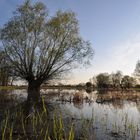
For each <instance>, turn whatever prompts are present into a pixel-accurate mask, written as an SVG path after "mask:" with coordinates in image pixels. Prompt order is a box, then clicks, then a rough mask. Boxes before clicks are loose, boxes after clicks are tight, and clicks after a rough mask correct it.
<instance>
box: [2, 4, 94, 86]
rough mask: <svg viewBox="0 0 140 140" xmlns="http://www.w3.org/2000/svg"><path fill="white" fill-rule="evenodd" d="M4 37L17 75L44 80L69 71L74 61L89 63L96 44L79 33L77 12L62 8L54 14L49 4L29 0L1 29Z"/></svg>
mask: <svg viewBox="0 0 140 140" xmlns="http://www.w3.org/2000/svg"><path fill="white" fill-rule="evenodd" d="M1 40H2V43H3V45H4V47H5V51H6V53H7V55H8V57H9V60H10V62H11V64H12V66H13V69H15V73H14V75H16V76H18V77H21V78H22V79H25V80H27V81H30V80H38V81H39V82H40V84H41V83H42V82H44V81H46V80H50V79H53V78H56V76H58V75H60V74H61V73H63V72H65V71H68V70H70V69H71V68H72V66H73V65H74V64H78V63H87V62H89V58H91V57H92V55H93V50H92V47H91V46H90V43H89V42H88V41H84V40H83V39H82V38H81V37H80V35H79V26H78V21H77V19H76V17H75V14H74V13H73V12H67V11H66V12H62V11H58V12H57V13H56V15H55V16H53V17H50V16H49V14H48V10H47V9H46V6H45V5H44V4H43V3H41V2H38V3H35V4H34V5H31V3H30V1H26V2H25V3H24V4H23V5H21V6H20V7H18V9H17V10H16V11H15V13H14V16H13V17H12V18H11V19H10V20H9V22H8V23H6V24H5V26H4V27H3V28H2V29H1Z"/></svg>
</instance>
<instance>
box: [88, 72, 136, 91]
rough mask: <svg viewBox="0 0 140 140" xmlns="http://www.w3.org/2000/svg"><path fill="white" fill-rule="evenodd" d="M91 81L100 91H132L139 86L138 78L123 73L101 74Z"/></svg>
mask: <svg viewBox="0 0 140 140" xmlns="http://www.w3.org/2000/svg"><path fill="white" fill-rule="evenodd" d="M90 81H91V82H92V83H93V85H94V86H96V87H97V88H99V89H122V90H126V89H130V88H134V87H137V86H138V83H137V80H136V77H135V76H134V77H132V76H129V75H123V74H122V72H121V71H117V72H116V73H111V74H109V73H100V74H98V75H96V76H94V77H93V78H92V79H90Z"/></svg>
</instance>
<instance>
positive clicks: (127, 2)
mask: <svg viewBox="0 0 140 140" xmlns="http://www.w3.org/2000/svg"><path fill="white" fill-rule="evenodd" d="M40 1H41V2H43V3H45V4H46V6H47V8H48V10H49V13H50V15H52V16H53V15H54V14H55V12H56V11H57V10H63V11H66V10H72V11H73V12H75V13H76V17H77V19H78V21H79V27H80V35H81V36H82V38H83V39H84V40H89V41H90V42H91V45H92V47H93V49H94V51H95V54H94V58H93V60H91V65H90V66H88V68H87V67H86V68H85V67H83V66H80V67H79V68H78V69H76V70H73V71H72V73H71V74H69V75H68V77H67V81H66V83H82V82H87V81H89V79H90V78H92V77H93V76H94V75H96V74H98V73H101V72H108V73H112V72H116V71H117V70H121V71H122V72H123V74H129V75H131V74H132V73H133V72H134V69H135V65H136V63H137V61H138V60H139V59H140V0H40ZM23 2H24V0H0V28H1V27H2V26H3V25H4V24H5V23H6V22H7V21H8V20H9V19H10V17H12V12H13V11H15V9H16V8H17V6H18V5H20V4H22V3H23ZM32 2H37V0H32Z"/></svg>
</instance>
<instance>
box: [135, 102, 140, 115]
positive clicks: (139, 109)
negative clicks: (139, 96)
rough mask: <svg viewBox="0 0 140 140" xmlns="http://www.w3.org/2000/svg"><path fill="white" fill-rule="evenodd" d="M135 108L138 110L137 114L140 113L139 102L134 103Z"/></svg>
mask: <svg viewBox="0 0 140 140" xmlns="http://www.w3.org/2000/svg"><path fill="white" fill-rule="evenodd" d="M136 108H137V110H138V111H139V113H140V102H139V101H137V102H136Z"/></svg>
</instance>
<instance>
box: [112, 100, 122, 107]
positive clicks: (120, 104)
mask: <svg viewBox="0 0 140 140" xmlns="http://www.w3.org/2000/svg"><path fill="white" fill-rule="evenodd" d="M111 105H112V106H113V107H114V108H116V109H122V108H123V107H124V103H123V100H114V101H113V102H111Z"/></svg>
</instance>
